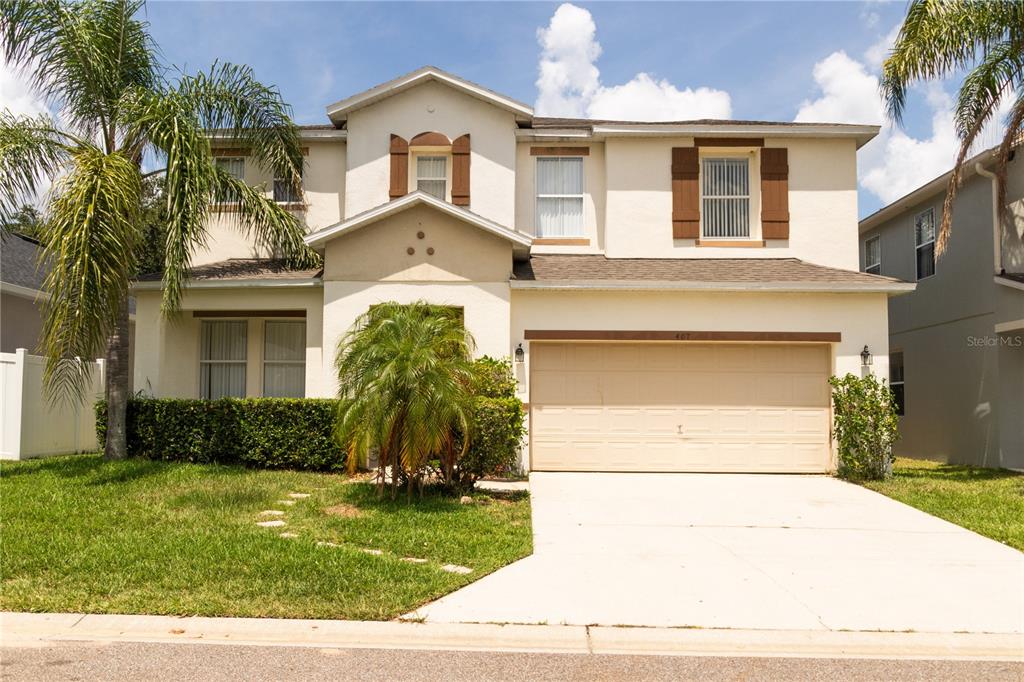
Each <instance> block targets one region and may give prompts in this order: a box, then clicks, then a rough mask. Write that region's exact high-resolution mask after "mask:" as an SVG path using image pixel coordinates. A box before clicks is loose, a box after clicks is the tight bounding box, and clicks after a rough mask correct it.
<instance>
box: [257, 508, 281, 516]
mask: <svg viewBox="0 0 1024 682" xmlns="http://www.w3.org/2000/svg"><path fill="white" fill-rule="evenodd" d="M260 516H284V512H283V511H280V510H278V509H264V510H263V511H261V512H260Z"/></svg>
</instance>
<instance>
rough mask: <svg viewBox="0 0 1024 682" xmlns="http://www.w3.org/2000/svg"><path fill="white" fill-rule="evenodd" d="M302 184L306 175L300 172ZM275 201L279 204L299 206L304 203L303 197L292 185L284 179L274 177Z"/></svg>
mask: <svg viewBox="0 0 1024 682" xmlns="http://www.w3.org/2000/svg"><path fill="white" fill-rule="evenodd" d="M299 173H300V175H299V178H300V180H299V181H300V182H301V181H302V180H301V178H302V176H303V175H305V173H303V172H302V171H299ZM274 201H276V202H277V203H279V204H297V203H299V202H301V201H302V196H301V195H300V194H299V192H296V191H295V187H293V186H292V183H290V182H288V181H287V180H285V179H283V178H278V177H276V176H275V177H274Z"/></svg>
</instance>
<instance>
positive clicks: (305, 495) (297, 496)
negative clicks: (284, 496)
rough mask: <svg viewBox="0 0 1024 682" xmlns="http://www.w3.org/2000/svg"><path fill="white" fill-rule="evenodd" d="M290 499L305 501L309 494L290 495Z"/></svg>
mask: <svg viewBox="0 0 1024 682" xmlns="http://www.w3.org/2000/svg"><path fill="white" fill-rule="evenodd" d="M288 497H294V498H295V499H296V500H304V499H306V498H307V497H309V493H288Z"/></svg>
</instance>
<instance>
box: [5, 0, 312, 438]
mask: <svg viewBox="0 0 1024 682" xmlns="http://www.w3.org/2000/svg"><path fill="white" fill-rule="evenodd" d="M142 8H143V0H82V1H81V2H78V1H72V0H4V2H2V3H0V40H2V47H3V56H4V58H5V59H6V60H7V63H8V64H10V65H11V66H13V67H15V68H17V69H18V70H19V71H20V73H21V74H22V75H23V76H25V77H26V78H27V80H28V81H29V83H30V84H31V86H32V88H33V89H34V90H35V91H36V93H37V94H39V95H40V96H41V97H43V98H44V99H45V100H46V101H47V103H48V104H49V105H50V108H51V110H52V111H59V112H60V113H59V119H57V120H55V119H54V118H53V117H51V116H48V115H40V116H36V117H25V116H15V115H14V114H12V113H11V112H10V111H8V110H6V109H5V110H4V111H3V112H2V113H0V218H2V219H3V220H2V222H8V219H9V218H10V216H12V215H13V214H14V213H15V212H16V211H17V210H18V209H19V208H20V207H21V206H22V205H23V204H24V203H25V202H31V201H33V200H34V199H35V197H36V195H37V192H38V190H39V188H40V186H41V184H40V181H41V179H42V178H47V179H49V181H50V182H52V184H53V187H52V189H51V191H50V192H49V193H48V194H47V196H46V197H45V199H44V202H45V205H44V210H43V220H42V225H41V238H42V242H43V243H44V244H45V249H44V254H45V257H48V259H49V261H50V266H51V270H50V273H49V275H48V276H47V278H46V290H47V292H48V293H49V294H50V298H49V301H48V303H47V304H46V306H45V310H44V322H43V330H42V341H41V344H40V345H41V346H42V351H43V352H44V353H45V355H46V357H47V362H46V369H45V375H44V378H45V385H46V387H47V393H48V394H49V396H50V398H51V399H58V398H62V397H72V396H75V395H82V393H83V391H84V387H85V385H86V383H85V379H86V377H85V376H84V375H83V372H82V370H81V363H79V362H76V361H75V358H78V357H81V358H92V357H97V356H98V355H100V354H101V353H103V352H104V349H105V354H106V358H107V367H108V374H107V376H108V379H107V385H106V397H107V404H108V421H109V427H108V429H107V440H106V444H105V455H106V456H107V457H108V458H122V457H125V456H126V454H127V453H126V442H125V411H126V407H127V399H128V391H127V386H128V375H127V370H128V353H127V350H128V348H127V346H128V332H127V330H128V291H129V284H130V281H131V279H132V277H133V276H134V275H135V273H136V268H137V253H138V247H139V243H140V239H141V233H142V230H140V213H141V211H142V205H143V201H144V197H145V195H146V192H145V190H144V184H145V183H144V181H145V180H146V179H147V178H148V177H150V176H154V175H158V174H161V175H163V190H164V201H165V205H166V221H167V222H166V227H167V233H166V241H165V243H164V244H163V249H164V265H165V267H164V270H163V284H164V293H163V301H162V309H163V311H164V313H165V314H168V315H169V314H172V313H174V312H175V311H177V310H178V308H179V305H180V302H181V297H182V288H183V286H184V284H185V282H186V280H187V278H188V270H189V263H190V257H191V255H190V254H191V252H192V250H193V249H194V248H195V247H197V246H200V245H202V244H203V243H204V241H205V240H206V238H207V227H206V224H207V217H208V213H209V211H210V206H211V204H213V203H219V202H233V203H235V204H236V205H237V206H236V208H237V212H234V213H232V214H231V215H232V216H233V218H234V219H235V220H236V221H237V225H238V227H239V228H240V229H242V230H243V231H244V232H246V233H247V234H249V235H251V237H252V238H253V239H254V241H256V242H257V243H258V244H259V245H260V246H262V247H264V248H266V249H268V250H271V251H273V252H274V253H276V254H279V255H280V256H282V257H285V258H290V259H296V260H299V261H306V260H308V259H310V258H313V256H312V255H311V254H310V252H309V251H308V250H306V248H305V246H304V245H303V242H302V234H303V233H302V229H301V226H300V224H299V222H298V221H297V219H296V218H295V217H294V216H293V215H291V214H289V213H288V212H287V211H285V210H284V209H283V208H282V207H280V206H278V205H277V204H275V203H274V202H273V201H272V200H271V199H269V198H268V197H267V196H265V195H264V193H263V192H262V191H261V189H260V188H254V187H249V186H246V185H245V184H244V183H243V182H241V181H240V180H237V179H235V178H233V177H232V176H231V175H229V174H228V173H227V172H225V171H224V170H223V169H220V168H218V167H217V166H216V164H215V163H214V159H213V157H212V154H211V150H210V136H211V134H215V135H216V136H218V137H219V138H221V139H225V140H230V141H231V143H232V144H233V145H236V146H241V147H244V148H246V149H248V150H249V151H248V153H249V154H250V155H251V157H252V158H254V159H255V160H256V161H257V162H258V163H260V164H261V165H263V166H264V167H265V168H268V169H272V170H273V172H274V174H275V176H276V177H279V178H286V179H290V180H291V182H292V184H293V186H294V188H295V190H296V191H297V192H300V191H301V180H300V178H301V166H302V150H301V147H300V143H299V137H298V131H297V128H296V126H295V124H294V123H293V122H292V120H291V117H290V109H289V107H288V106H287V105H286V104H285V103H284V102H283V101H282V99H281V96H280V94H279V92H278V91H277V90H276V89H275V88H272V87H267V86H265V85H262V84H261V83H260V82H258V81H257V80H256V78H255V77H254V75H253V72H252V70H251V69H249V68H248V67H244V66H236V65H232V64H225V63H216V64H214V65H213V66H212V67H211V68H210V69H209V70H208V71H206V72H203V73H199V74H197V75H185V74H177V75H172V74H173V72H172V71H171V70H170V69H168V68H167V67H165V66H164V65H163V64H161V62H160V61H159V59H158V56H157V55H158V53H157V47H156V45H155V44H154V42H153V40H152V38H151V37H150V35H149V27H148V24H147V23H146V22H144V21H142V20H140V19H139V18H138V14H139V13H140V10H141V9H142ZM154 162H155V163H159V164H162V165H163V167H161V168H159V169H154V170H149V171H148V172H145V173H144V172H143V168H144V165H148V164H150V163H154Z"/></svg>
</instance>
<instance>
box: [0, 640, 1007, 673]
mask: <svg viewBox="0 0 1024 682" xmlns="http://www.w3.org/2000/svg"><path fill="white" fill-rule="evenodd" d="M0 677H2V678H3V680H5V681H9V682H14V681H19V682H20V681H21V680H46V681H47V682H51V681H59V680H111V681H115V680H131V681H132V682H135V681H136V680H147V681H150V680H152V681H154V682H155V681H160V680H168V681H170V680H173V681H174V682H188V681H190V680H303V682H306V681H312V680H355V681H367V680H388V681H389V682H390V681H392V680H410V681H415V680H430V681H431V682H433V681H434V680H442V679H443V680H445V682H461V681H463V680H465V681H476V680H514V681H515V682H523V681H524V680H587V681H588V682H597V681H599V680H630V682H638V681H640V680H673V681H676V680H687V679H700V680H786V681H787V682H789V681H794V682H795V681H798V680H823V681H824V680H828V681H830V682H831V681H832V680H844V682H846V681H855V680H871V681H872V682H874V681H875V680H893V681H903V680H928V682H944V681H946V680H948V681H950V682H954V681H955V682H962V681H963V680H991V681H998V680H1013V682H1019V681H1020V680H1021V679H1024V663H1008V662H987V661H885V660H864V659H808V658H724V657H691V656H610V655H608V656H595V655H577V654H518V653H496V652H464V651H401V650H383V649H315V648H302V647H266V646H260V647H255V646H233V645H215V644H138V643H117V644H96V643H88V642H66V643H65V642H62V643H59V644H48V645H45V646H30V647H3V648H0Z"/></svg>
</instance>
